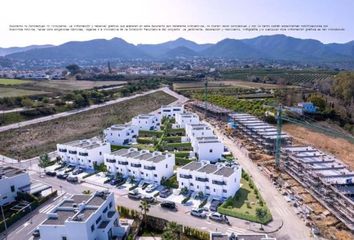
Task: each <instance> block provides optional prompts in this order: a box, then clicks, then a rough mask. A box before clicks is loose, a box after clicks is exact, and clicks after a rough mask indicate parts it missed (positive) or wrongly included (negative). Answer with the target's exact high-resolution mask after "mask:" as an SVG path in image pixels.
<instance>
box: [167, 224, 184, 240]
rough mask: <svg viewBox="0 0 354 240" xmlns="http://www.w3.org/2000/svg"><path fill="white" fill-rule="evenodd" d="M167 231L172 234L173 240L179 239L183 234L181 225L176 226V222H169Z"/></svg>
mask: <svg viewBox="0 0 354 240" xmlns="http://www.w3.org/2000/svg"><path fill="white" fill-rule="evenodd" d="M167 229H168V231H170V232H172V234H173V235H174V236H175V239H178V240H180V239H181V235H182V232H183V228H182V225H180V224H177V223H176V222H169V223H168V225H167Z"/></svg>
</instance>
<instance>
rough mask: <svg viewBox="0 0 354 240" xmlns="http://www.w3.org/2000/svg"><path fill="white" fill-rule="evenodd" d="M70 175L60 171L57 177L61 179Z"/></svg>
mask: <svg viewBox="0 0 354 240" xmlns="http://www.w3.org/2000/svg"><path fill="white" fill-rule="evenodd" d="M68 176H69V174H67V173H58V174H57V178H59V179H66V178H67V177H68Z"/></svg>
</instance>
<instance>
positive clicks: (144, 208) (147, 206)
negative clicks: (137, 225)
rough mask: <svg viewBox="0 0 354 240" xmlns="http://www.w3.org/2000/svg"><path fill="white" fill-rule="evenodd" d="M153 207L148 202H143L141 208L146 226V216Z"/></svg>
mask: <svg viewBox="0 0 354 240" xmlns="http://www.w3.org/2000/svg"><path fill="white" fill-rule="evenodd" d="M150 207H151V205H150V204H149V203H148V202H147V201H146V200H141V201H140V205H139V208H140V210H141V212H142V214H143V221H144V225H145V226H146V215H147V213H148V212H149V210H150Z"/></svg>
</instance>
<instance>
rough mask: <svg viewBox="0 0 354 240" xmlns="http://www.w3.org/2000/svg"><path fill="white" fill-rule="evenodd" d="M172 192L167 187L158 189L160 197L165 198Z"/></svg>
mask: <svg viewBox="0 0 354 240" xmlns="http://www.w3.org/2000/svg"><path fill="white" fill-rule="evenodd" d="M171 194H172V190H171V189H169V188H165V189H163V190H161V191H160V193H159V196H160V197H161V198H167V197H168V196H170V195H171Z"/></svg>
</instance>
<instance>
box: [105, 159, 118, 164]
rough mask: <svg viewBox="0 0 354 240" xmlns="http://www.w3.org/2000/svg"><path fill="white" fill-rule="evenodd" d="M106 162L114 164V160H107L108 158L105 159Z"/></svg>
mask: <svg viewBox="0 0 354 240" xmlns="http://www.w3.org/2000/svg"><path fill="white" fill-rule="evenodd" d="M106 162H109V163H116V160H115V159H109V158H107V159H106Z"/></svg>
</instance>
